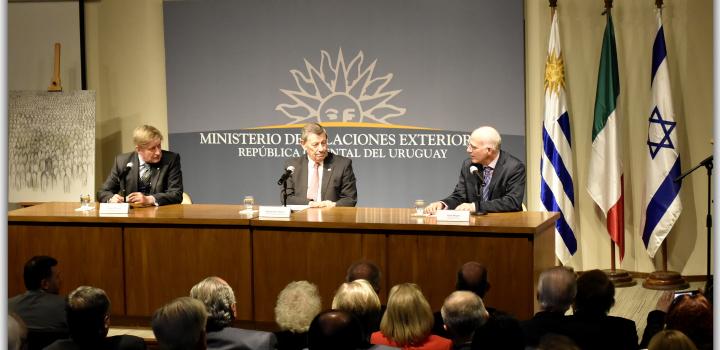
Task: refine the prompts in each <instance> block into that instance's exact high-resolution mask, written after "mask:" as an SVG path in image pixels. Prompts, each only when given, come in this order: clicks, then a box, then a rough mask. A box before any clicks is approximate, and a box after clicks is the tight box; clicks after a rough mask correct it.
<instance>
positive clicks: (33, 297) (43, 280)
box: [8, 256, 68, 333]
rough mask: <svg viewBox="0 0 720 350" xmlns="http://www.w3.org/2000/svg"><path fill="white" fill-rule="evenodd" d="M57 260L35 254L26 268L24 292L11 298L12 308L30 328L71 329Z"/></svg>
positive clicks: (10, 308) (46, 329)
mask: <svg viewBox="0 0 720 350" xmlns="http://www.w3.org/2000/svg"><path fill="white" fill-rule="evenodd" d="M57 264H58V262H57V260H55V259H54V258H52V257H49V256H34V257H32V258H31V259H30V260H28V262H27V263H25V268H24V271H23V279H24V281H25V289H27V291H26V292H25V293H23V294H20V295H17V296H14V297H12V298H10V300H8V311H9V312H11V313H15V314H17V315H18V316H19V317H20V318H21V319H22V320H23V322H25V325H26V326H27V328H28V330H29V331H47V332H58V333H67V329H68V326H67V320H66V317H65V299H64V298H63V297H61V296H59V295H58V293H59V292H60V285H61V284H62V280H61V279H60V273H59V272H58V270H57Z"/></svg>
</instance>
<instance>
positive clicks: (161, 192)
mask: <svg viewBox="0 0 720 350" xmlns="http://www.w3.org/2000/svg"><path fill="white" fill-rule="evenodd" d="M128 163H133V166H132V168H131V169H130V171H129V172H128V173H127V175H126V176H125V195H126V196H127V195H128V194H130V193H133V192H137V191H138V181H139V180H140V159H139V158H138V154H137V152H130V153H124V154H121V155H119V156H117V157H115V164H114V165H113V167H112V169H111V170H110V175H109V176H108V178H107V180H105V183H104V184H103V186H102V188H101V189H100V191H99V192H98V194H97V198H98V202H100V203H106V202H107V201H108V200H110V198H112V196H113V195H114V194H116V193H118V192H119V191H120V178H119V176H120V174H122V172H123V171H124V170H125V168H126V166H127V164H128ZM150 167H151V168H152V169H153V175H152V178H151V179H150V183H151V188H150V194H151V195H152V196H154V197H155V202H157V204H158V205H165V204H177V203H180V202H182V194H183V181H182V169H181V168H180V155H179V154H177V153H173V152H169V151H162V157H161V158H160V161H159V162H157V163H156V164H150Z"/></svg>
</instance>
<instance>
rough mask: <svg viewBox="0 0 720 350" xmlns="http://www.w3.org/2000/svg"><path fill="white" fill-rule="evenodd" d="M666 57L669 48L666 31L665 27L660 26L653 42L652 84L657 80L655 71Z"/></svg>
mask: <svg viewBox="0 0 720 350" xmlns="http://www.w3.org/2000/svg"><path fill="white" fill-rule="evenodd" d="M665 57H667V50H665V31H664V30H663V27H660V29H658V32H657V35H656V36H655V43H653V58H652V74H651V75H650V83H651V84H652V81H653V80H655V73H657V70H658V67H660V64H662V62H663V60H664V59H665Z"/></svg>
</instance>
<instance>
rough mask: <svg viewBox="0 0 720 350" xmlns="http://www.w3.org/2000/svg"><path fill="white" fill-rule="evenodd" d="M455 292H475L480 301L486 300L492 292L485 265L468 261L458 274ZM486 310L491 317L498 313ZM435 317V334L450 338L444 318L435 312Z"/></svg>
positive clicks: (491, 309) (492, 309)
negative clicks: (488, 292)
mask: <svg viewBox="0 0 720 350" xmlns="http://www.w3.org/2000/svg"><path fill="white" fill-rule="evenodd" d="M455 290H464V291H468V292H473V293H475V295H477V296H478V297H480V299H483V298H485V293H487V291H488V290H490V282H488V271H487V268H486V267H485V265H483V264H481V263H479V262H476V261H468V262H466V263H465V264H463V265H462V267H460V269H459V270H458V272H457V278H456V280H455ZM486 310H487V312H488V314H489V315H490V317H492V316H493V315H495V313H496V311H497V310H495V309H494V308H491V307H486ZM433 316H434V318H435V324H434V325H433V334H437V335H439V336H441V337H445V338H449V337H450V335H449V334H448V333H447V331H446V330H445V327H444V322H443V318H442V315H441V314H440V312H435V314H434V315H433Z"/></svg>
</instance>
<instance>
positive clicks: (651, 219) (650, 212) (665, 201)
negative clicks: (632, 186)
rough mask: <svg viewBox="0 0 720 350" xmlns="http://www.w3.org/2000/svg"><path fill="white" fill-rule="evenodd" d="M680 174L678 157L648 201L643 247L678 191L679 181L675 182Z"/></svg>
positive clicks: (646, 244)
mask: <svg viewBox="0 0 720 350" xmlns="http://www.w3.org/2000/svg"><path fill="white" fill-rule="evenodd" d="M679 176H680V158H677V159H676V160H675V164H673V167H672V169H670V172H669V173H668V175H667V176H666V177H665V180H663V182H662V184H660V187H658V189H657V191H656V192H655V194H654V195H653V197H652V199H651V200H650V203H648V206H647V210H646V212H645V227H644V228H643V235H642V239H643V242H644V243H645V248H647V246H648V242H649V241H650V236H652V233H653V231H654V230H655V226H657V224H658V222H660V219H662V217H663V215H665V212H666V211H667V210H668V207H670V204H672V202H673V200H675V197H677V196H678V193H680V182H675V181H673V180H675V179H676V178H678V177H679Z"/></svg>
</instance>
